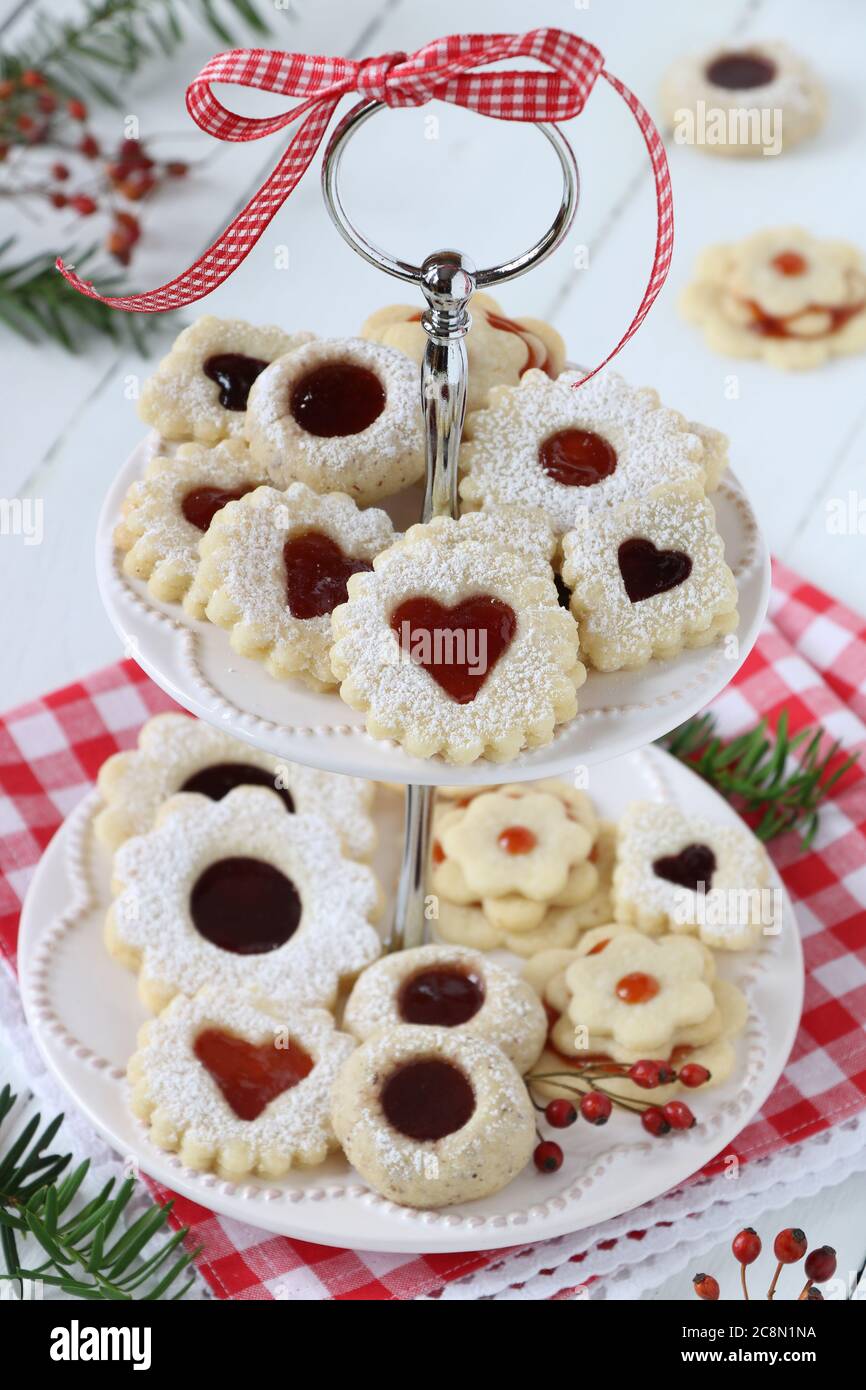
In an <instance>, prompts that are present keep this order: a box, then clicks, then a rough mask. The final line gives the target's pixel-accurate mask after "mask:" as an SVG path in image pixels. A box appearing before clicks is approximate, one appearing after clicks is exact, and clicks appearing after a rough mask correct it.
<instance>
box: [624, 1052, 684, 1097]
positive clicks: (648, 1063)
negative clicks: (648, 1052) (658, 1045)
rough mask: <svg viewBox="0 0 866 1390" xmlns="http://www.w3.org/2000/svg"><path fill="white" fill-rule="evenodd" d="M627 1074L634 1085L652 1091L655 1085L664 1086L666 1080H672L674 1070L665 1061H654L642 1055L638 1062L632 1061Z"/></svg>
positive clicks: (666, 1082)
mask: <svg viewBox="0 0 866 1390" xmlns="http://www.w3.org/2000/svg"><path fill="white" fill-rule="evenodd" d="M628 1076H629V1080H630V1081H633V1082H634V1084H635V1085H636V1086H640V1087H641V1088H642V1089H643V1090H645V1091H652V1090H655V1088H656V1086H666V1085H667V1084H668V1082H670V1081H673V1079H674V1071H673V1068H672V1067H669V1066H668V1064H667V1062H655V1061H652V1060H651V1059H650V1058H648V1057H642V1058H641V1060H640V1061H639V1062H633V1063H632V1065H631V1066H630V1067H629V1069H628Z"/></svg>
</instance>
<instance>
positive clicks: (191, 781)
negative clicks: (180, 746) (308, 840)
mask: <svg viewBox="0 0 866 1390" xmlns="http://www.w3.org/2000/svg"><path fill="white" fill-rule="evenodd" d="M235 787H268V788H270V790H271V791H273V792H276V794H277V796H278V797H279V798H280V800H281V801H282V803H283V805H284V806H285V808H286V810H287V811H289V812H292V811H294V809H295V803H294V801H293V800H292V794H291V792H290V791H289V790H288V788H286V787H278V786H277V784H276V781H275V778H274V774H273V773H272V772H267V771H266V770H265V768H263V767H252V766H251V765H250V764H249V763H213V764H212V765H211V766H210V767H203V768H200V769H199V771H198V772H194V773H193V774H192V776H191V777H187V779H186V781H185V782H184V784H183V786H182V787H181V788H180V791H182V792H198V794H199V796H208V797H210V799H211V801H222V799H223V797H224V796H228V794H229V792H230V791H234V789H235Z"/></svg>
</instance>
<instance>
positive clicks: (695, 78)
mask: <svg viewBox="0 0 866 1390" xmlns="http://www.w3.org/2000/svg"><path fill="white" fill-rule="evenodd" d="M661 103H662V109H663V111H664V115H665V121H666V123H667V124H668V125H670V126H672V127H673V132H674V141H675V142H676V144H679V145H694V146H696V147H697V148H698V149H701V150H705V151H706V152H707V153H708V154H728V155H760V154H763V155H779V154H782V153H783V152H784V151H785V150H790V149H793V147H794V146H795V145H798V144H799V143H800V141H801V140H805V139H806V138H807V136H809V135H813V134H814V133H815V132H816V131H817V130H819V129H820V127H821V126H822V125H823V123H824V116H825V112H826V105H827V101H826V96H825V94H824V89H823V87H822V86H821V84H820V82H819V81H818V79H817V77H816V76H815V74H814V73H813V72H812V69H811V68H810V67H809V65H808V63H806V62H805V61H804V60H803V59H802V58H801V57H800V56H799V55H798V54H796V53H794V52H793V51H792V50H791V49H790V48H789V47H788V45H787V44H784V43H750V44H748V45H745V46H743V47H739V46H735V45H731V44H725V45H724V46H723V47H721V48H712V49H710V50H709V51H708V52H704V53H700V54H698V55H696V56H693V57H689V58H678V59H677V61H676V62H675V63H674V64H673V65H672V67H671V68H670V69H669V70H668V72H667V73H666V74H665V77H664V79H663V81H662V87H661Z"/></svg>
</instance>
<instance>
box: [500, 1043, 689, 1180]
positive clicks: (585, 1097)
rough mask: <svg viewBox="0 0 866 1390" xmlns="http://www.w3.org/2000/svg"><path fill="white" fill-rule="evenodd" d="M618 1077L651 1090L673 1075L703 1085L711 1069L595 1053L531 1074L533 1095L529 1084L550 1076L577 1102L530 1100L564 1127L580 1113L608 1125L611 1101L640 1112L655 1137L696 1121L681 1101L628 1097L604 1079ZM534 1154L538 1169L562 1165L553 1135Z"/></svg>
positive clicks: (551, 1121) (671, 1079)
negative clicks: (561, 1068) (568, 1067)
mask: <svg viewBox="0 0 866 1390" xmlns="http://www.w3.org/2000/svg"><path fill="white" fill-rule="evenodd" d="M617 1079H619V1080H628V1081H631V1082H633V1083H634V1085H635V1086H638V1087H639V1088H640V1089H641V1090H643V1091H653V1090H655V1089H656V1088H657V1087H659V1086H669V1085H672V1084H673V1082H675V1081H679V1082H680V1084H681V1085H682V1086H687V1087H689V1088H694V1087H697V1086H704V1085H706V1083H707V1082H708V1081H709V1079H710V1073H709V1072H708V1071H707V1069H706V1067H702V1066H700V1065H699V1063H697V1062H687V1063H686V1064H685V1065H684V1066H682V1067H680V1068H679V1070H676V1069H675V1068H674V1067H672V1066H671V1065H670V1063H669V1062H660V1061H655V1060H651V1059H649V1058H642V1059H641V1060H640V1061H638V1062H633V1063H632V1064H631V1066H626V1065H625V1064H623V1065H620V1064H618V1063H616V1062H612V1061H611V1060H610V1059H609V1058H598V1059H596V1060H593V1061H587V1062H586V1063H585V1064H584V1065H583V1066H581V1067H575V1068H574V1070H572V1071H567V1072H545V1073H543V1074H539V1075H537V1076H529V1077H527V1085H528V1086H529V1088H530V1095H532V1086H533V1084H538V1083H539V1082H543V1081H554V1082H555V1083H556V1085H557V1087H558V1088H559V1089H560V1090H563V1091H569V1092H570V1093H571V1094H572V1095H573V1096H574V1097H575V1100H576V1102H577V1103H576V1104H575V1102H574V1101H571V1100H568V1099H566V1098H565V1097H559V1098H558V1099H556V1100H551V1101H548V1103H547V1105H539V1104H537V1103H536V1102H535V1101H534V1100H533V1104H535V1108H536V1109H537V1110H541V1111H543V1112H544V1118H545V1119H546V1120H547V1123H548V1124H549V1125H550V1126H551V1127H552V1128H553V1129H566V1128H568V1126H569V1125H573V1124H574V1122H575V1120H576V1119H577V1118H578V1115H580V1117H581V1118H582V1119H584V1120H586V1121H587V1122H588V1123H589V1124H591V1125H606V1124H607V1122H608V1120H609V1119H610V1116H611V1113H612V1111H613V1107H614V1106H615V1105H616V1106H618V1107H619V1108H620V1109H622V1110H631V1111H632V1112H633V1113H636V1114H639V1115H640V1120H641V1124H642V1125H643V1127H644V1129H645V1130H646V1131H647V1133H648V1134H652V1135H653V1137H654V1138H660V1137H662V1136H663V1135H666V1134H670V1133H671V1131H672V1130H676V1129H691V1128H692V1126H693V1125H694V1123H695V1117H694V1115H693V1113H692V1111H691V1110H690V1109H689V1107H688V1106H687V1105H686V1104H685V1102H684V1101H681V1100H669V1101H667V1102H666V1103H665V1104H664V1105H651V1104H649V1103H648V1102H646V1101H641V1100H638V1099H636V1098H633V1097H629V1098H628V1099H626V1098H625V1097H623V1096H621V1095H616V1094H615V1093H613V1092H611V1091H610V1090H608V1089H607V1087H606V1086H605V1085H604V1084H603V1083H604V1082H605V1081H608V1080H617ZM533 1157H534V1159H535V1166H536V1168H538V1169H539V1171H540V1172H542V1173H554V1172H556V1171H557V1169H559V1168H561V1167H562V1163H563V1158H564V1155H563V1152H562V1149H561V1147H560V1145H559V1144H557V1143H555V1142H554V1141H553V1140H552V1139H540V1141H539V1144H538V1146H537V1148H536V1150H535V1153H534V1155H533Z"/></svg>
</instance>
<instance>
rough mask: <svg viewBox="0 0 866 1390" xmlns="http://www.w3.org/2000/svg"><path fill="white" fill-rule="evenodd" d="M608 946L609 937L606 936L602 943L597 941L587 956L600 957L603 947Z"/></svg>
mask: <svg viewBox="0 0 866 1390" xmlns="http://www.w3.org/2000/svg"><path fill="white" fill-rule="evenodd" d="M609 945H610V937H609V936H606V937H605V938H604V940H603V941H597V942H596V943H595V945H594V946H593V948H592V950H591V951H587V953H586V954H587V955H588V956H600V955H601V953H602V951H603V950H604V948H605V946H609Z"/></svg>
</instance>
